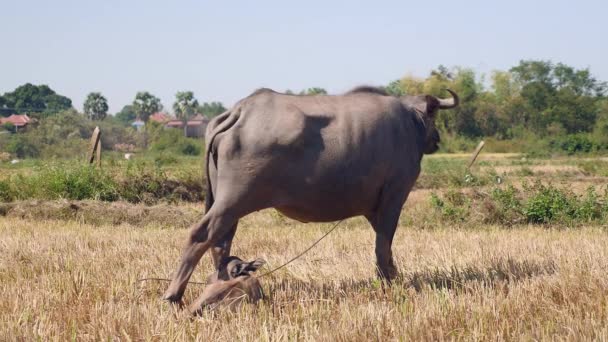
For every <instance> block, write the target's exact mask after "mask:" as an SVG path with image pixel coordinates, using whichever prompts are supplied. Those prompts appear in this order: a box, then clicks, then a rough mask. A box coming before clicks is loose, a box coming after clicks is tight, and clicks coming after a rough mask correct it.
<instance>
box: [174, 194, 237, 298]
mask: <svg viewBox="0 0 608 342" xmlns="http://www.w3.org/2000/svg"><path fill="white" fill-rule="evenodd" d="M217 204H218V203H215V205H214V206H213V207H212V208H211V209H210V210H209V212H207V213H206V214H205V216H203V218H202V219H201V220H200V221H199V222H198V223H197V224H195V225H194V226H192V228H191V230H190V236H189V239H188V241H187V243H186V247H185V248H184V251H183V254H182V259H181V263H180V265H179V267H178V269H177V272H176V273H175V275H174V276H173V280H172V281H171V284H169V288H167V291H166V292H165V294H164V296H163V299H165V300H168V301H171V302H173V303H181V299H182V296H183V295H184V291H185V290H186V286H187V285H188V280H189V279H190V276H191V275H192V272H193V271H194V268H195V267H196V264H197V263H198V262H199V260H200V259H201V257H202V256H203V254H205V252H206V251H207V250H208V249H209V248H211V247H213V246H214V245H215V244H216V243H217V242H218V241H221V240H222V238H223V237H224V236H225V235H226V234H229V233H230V232H231V231H230V230H231V228H233V227H235V228H236V222H237V221H238V218H237V217H234V216H232V215H229V214H228V213H227V211H226V210H223V209H220V208H221V206H218V205H217Z"/></svg>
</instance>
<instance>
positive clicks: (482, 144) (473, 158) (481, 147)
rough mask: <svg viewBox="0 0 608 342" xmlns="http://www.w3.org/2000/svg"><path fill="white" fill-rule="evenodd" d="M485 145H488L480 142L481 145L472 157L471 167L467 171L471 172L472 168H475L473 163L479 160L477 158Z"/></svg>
mask: <svg viewBox="0 0 608 342" xmlns="http://www.w3.org/2000/svg"><path fill="white" fill-rule="evenodd" d="M485 144H486V143H485V142H484V141H483V140H482V141H480V142H479V145H477V148H476V149H475V152H473V155H472V156H471V160H470V161H469V165H468V166H467V171H469V169H470V168H471V166H473V163H474V162H475V160H476V159H477V156H479V153H480V152H481V150H482V149H483V147H484V145H485Z"/></svg>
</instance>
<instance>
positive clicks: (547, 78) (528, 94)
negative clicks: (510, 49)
mask: <svg viewBox="0 0 608 342" xmlns="http://www.w3.org/2000/svg"><path fill="white" fill-rule="evenodd" d="M445 88H450V89H453V90H455V91H456V92H457V93H458V94H459V95H460V98H461V105H460V106H459V107H458V108H456V109H454V110H447V111H440V112H439V114H438V117H437V121H436V123H437V126H438V127H439V128H440V130H441V131H442V132H443V133H444V135H446V136H448V137H449V138H450V139H452V140H453V139H458V137H466V138H469V139H470V138H477V137H482V136H483V137H493V138H494V139H495V140H507V139H508V140H521V139H522V137H524V136H528V137H529V136H531V135H533V136H534V137H535V140H542V139H554V138H555V137H556V136H561V135H565V134H581V133H585V134H588V133H590V132H593V135H594V137H593V138H590V139H592V140H594V141H596V142H599V144H598V145H599V146H607V145H608V138H606V137H608V134H606V132H608V101H606V100H604V95H605V94H606V90H607V89H608V88H607V85H606V83H605V82H601V81H598V80H597V79H596V78H594V77H593V76H592V75H591V72H590V71H589V70H588V69H580V70H579V69H575V68H573V67H570V66H567V65H565V64H562V63H557V64H554V63H551V62H549V61H542V60H527V61H521V62H520V63H519V64H518V65H516V66H514V67H513V68H511V69H510V70H509V71H495V72H493V73H492V74H491V77H490V87H486V86H485V83H484V80H483V78H481V77H479V76H478V75H476V74H475V72H474V71H473V70H471V69H467V68H459V67H455V68H447V67H445V66H441V65H440V66H439V67H438V68H437V69H436V70H432V71H431V73H430V74H429V75H428V77H426V78H416V77H413V76H405V77H403V78H402V79H400V80H399V81H393V82H391V83H389V84H388V85H387V86H386V87H385V89H386V90H387V91H389V93H391V94H393V95H397V96H401V95H403V94H408V95H418V94H430V95H434V96H439V97H444V96H447V95H448V94H447V93H445V92H444V91H443V90H444V89H445ZM526 139H527V138H526ZM573 139H577V138H573ZM530 142H533V140H530ZM442 143H444V144H445V140H443V139H442ZM537 145H538V144H537ZM542 145H543V146H542V147H543V148H548V147H549V146H548V145H549V144H548V143H544V144H542ZM459 147H465V146H459ZM466 147H468V146H466ZM570 147H571V146H570ZM570 147H566V149H567V148H570ZM551 148H554V149H555V150H557V151H562V150H564V149H563V148H561V147H559V144H558V145H555V144H554V145H552V146H551ZM594 149H595V150H598V148H595V147H594ZM443 150H444V151H462V149H459V148H454V147H448V148H445V147H444V148H443ZM585 150H587V149H586V148H585V147H574V152H580V151H585ZM592 150H593V149H592ZM520 151H522V152H523V150H520ZM511 152H513V151H511Z"/></svg>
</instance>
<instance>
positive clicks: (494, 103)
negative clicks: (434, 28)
mask: <svg viewBox="0 0 608 342" xmlns="http://www.w3.org/2000/svg"><path fill="white" fill-rule="evenodd" d="M383 88H384V89H385V90H386V91H387V92H388V93H390V94H392V95H395V96H403V95H414V94H431V95H435V96H448V94H447V92H445V89H446V88H450V89H452V90H454V91H456V92H457V93H458V94H459V95H460V97H461V106H459V107H458V108H457V109H455V110H450V111H442V112H440V114H439V115H438V120H437V124H438V126H439V127H440V129H441V130H442V131H443V134H445V135H446V136H448V137H464V138H466V139H476V138H479V137H492V138H494V139H497V140H510V139H522V138H526V137H527V138H528V139H530V136H532V137H535V138H539V139H545V138H551V137H557V136H567V135H581V134H583V135H585V134H586V135H588V136H591V137H593V139H595V140H596V141H599V142H598V144H600V145H601V144H604V145H601V146H605V148H606V149H608V100H607V97H606V92H607V90H608V86H607V84H606V82H603V81H600V80H598V79H596V78H595V77H594V76H593V75H592V74H591V72H590V70H589V69H577V68H574V67H572V66H568V65H565V64H563V63H553V62H551V61H544V60H522V61H520V62H519V64H518V65H516V66H513V67H512V68H510V69H509V70H507V71H494V72H492V73H491V74H489V75H483V74H477V73H476V72H475V71H474V70H473V69H470V68H463V67H452V68H447V67H445V66H441V65H440V66H439V67H438V68H436V69H435V70H432V71H431V72H430V73H429V74H428V75H427V76H426V77H413V76H404V77H402V78H400V79H397V80H395V81H392V82H390V83H389V84H387V85H385V86H384V87H383ZM285 92H286V93H288V94H296V93H295V92H293V91H291V90H286V91H285ZM297 94H312V95H314V94H327V91H326V90H325V89H323V88H318V87H313V88H307V89H305V90H302V91H300V92H299V93H297ZM71 107H72V101H71V100H70V99H69V98H67V97H65V96H63V95H60V94H57V93H55V92H54V91H53V90H52V89H50V88H49V87H48V86H46V85H39V86H36V85H32V84H29V83H28V84H25V85H23V86H20V87H18V88H17V89H15V90H14V91H13V92H8V93H5V94H4V95H2V96H0V115H4V116H6V115H9V114H12V113H23V112H26V113H32V112H34V113H38V114H37V115H39V116H40V117H47V116H50V115H53V114H55V113H57V112H60V111H62V110H65V109H68V108H71ZM162 109H163V105H162V103H161V101H160V99H159V98H158V97H156V96H154V95H153V94H151V93H149V92H146V91H142V92H138V93H137V94H136V96H135V98H134V100H133V102H132V103H131V104H129V105H126V106H124V107H123V108H122V109H121V110H120V111H119V112H118V113H116V114H115V115H114V120H117V121H119V122H122V123H124V124H128V123H130V122H132V121H133V120H135V119H137V118H139V119H141V120H143V121H144V122H146V121H147V120H148V118H149V116H150V115H151V114H153V113H155V112H158V111H161V110H162ZM172 109H173V112H174V113H175V114H176V116H177V118H178V119H180V120H184V121H186V120H187V119H188V118H189V117H190V116H192V115H193V114H195V113H201V114H203V115H206V116H208V117H213V116H215V115H217V114H219V113H222V112H223V111H225V110H226V108H224V106H223V105H222V103H221V102H204V103H199V101H198V100H197V99H196V98H195V96H194V94H193V92H192V91H182V92H178V93H177V94H176V97H175V102H174V103H173V106H172ZM83 112H84V114H85V115H86V116H88V117H89V118H90V119H92V120H103V119H104V118H106V116H107V114H108V113H107V112H108V103H107V99H106V98H105V97H104V96H103V95H102V94H101V93H98V92H93V93H90V94H89V95H88V96H87V99H86V101H85V103H84V108H83ZM600 145H598V146H600Z"/></svg>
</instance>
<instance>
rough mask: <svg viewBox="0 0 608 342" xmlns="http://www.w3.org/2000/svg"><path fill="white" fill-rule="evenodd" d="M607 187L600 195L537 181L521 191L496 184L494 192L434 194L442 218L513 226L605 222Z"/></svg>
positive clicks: (452, 220)
mask: <svg viewBox="0 0 608 342" xmlns="http://www.w3.org/2000/svg"><path fill="white" fill-rule="evenodd" d="M607 201H608V190H606V191H605V192H604V194H603V195H598V194H597V192H596V189H595V188H594V187H589V188H588V189H587V191H586V192H585V193H584V194H581V195H577V194H575V193H574V192H572V191H571V190H569V189H565V188H558V187H555V186H553V185H550V184H543V183H541V182H540V181H537V182H535V183H533V184H524V185H523V188H522V189H521V190H519V189H517V188H515V187H514V186H512V185H509V186H506V187H495V188H494V189H493V190H492V191H491V193H489V194H488V193H485V192H482V191H475V190H474V191H473V192H471V193H467V192H465V191H463V190H459V191H456V190H450V191H448V192H446V193H445V194H444V195H443V196H440V195H437V194H436V193H433V194H432V195H431V204H432V207H433V208H434V209H435V211H436V212H438V213H439V214H440V215H441V218H442V219H443V220H447V221H450V222H465V221H466V222H470V221H472V220H475V219H479V218H480V219H481V220H482V221H483V222H485V223H500V224H505V225H512V224H516V223H524V222H525V223H530V224H564V225H575V224H581V223H589V222H597V223H602V222H605V220H606V219H608V205H606V203H607Z"/></svg>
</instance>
